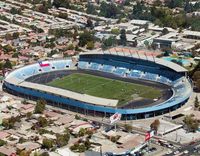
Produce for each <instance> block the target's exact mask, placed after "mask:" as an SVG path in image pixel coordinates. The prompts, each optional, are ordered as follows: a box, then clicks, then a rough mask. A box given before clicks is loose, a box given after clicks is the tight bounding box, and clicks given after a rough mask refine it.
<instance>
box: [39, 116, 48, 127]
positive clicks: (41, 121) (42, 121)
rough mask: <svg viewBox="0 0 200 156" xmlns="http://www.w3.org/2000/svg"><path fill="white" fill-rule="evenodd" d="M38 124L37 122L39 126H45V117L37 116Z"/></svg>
mask: <svg viewBox="0 0 200 156" xmlns="http://www.w3.org/2000/svg"><path fill="white" fill-rule="evenodd" d="M38 124H39V126H40V127H46V126H47V125H48V121H47V119H46V118H44V117H42V116H40V117H39V118H38Z"/></svg>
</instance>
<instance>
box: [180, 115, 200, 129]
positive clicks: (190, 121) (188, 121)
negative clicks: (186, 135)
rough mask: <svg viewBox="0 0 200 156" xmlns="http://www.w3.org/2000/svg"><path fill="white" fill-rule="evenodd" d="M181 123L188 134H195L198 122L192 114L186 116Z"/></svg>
mask: <svg viewBox="0 0 200 156" xmlns="http://www.w3.org/2000/svg"><path fill="white" fill-rule="evenodd" d="M183 122H184V124H185V127H186V129H187V131H188V132H195V131H196V130H198V128H199V122H198V120H197V119H195V118H194V115H192V114H190V115H186V116H185V118H184V119H183Z"/></svg>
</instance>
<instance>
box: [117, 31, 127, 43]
mask: <svg viewBox="0 0 200 156" xmlns="http://www.w3.org/2000/svg"><path fill="white" fill-rule="evenodd" d="M126 42H127V39H126V30H125V29H122V30H121V31H120V41H119V43H120V45H123V46H126Z"/></svg>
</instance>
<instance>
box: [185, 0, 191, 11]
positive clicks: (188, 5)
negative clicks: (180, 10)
mask: <svg viewBox="0 0 200 156" xmlns="http://www.w3.org/2000/svg"><path fill="white" fill-rule="evenodd" d="M184 11H185V12H186V13H189V12H191V11H192V5H191V4H190V2H189V0H186V3H185V7H184Z"/></svg>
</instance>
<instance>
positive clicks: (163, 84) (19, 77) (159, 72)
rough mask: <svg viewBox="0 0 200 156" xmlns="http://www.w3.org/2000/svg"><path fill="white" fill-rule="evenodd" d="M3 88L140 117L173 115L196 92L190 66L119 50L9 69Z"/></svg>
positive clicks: (74, 107)
mask: <svg viewBox="0 0 200 156" xmlns="http://www.w3.org/2000/svg"><path fill="white" fill-rule="evenodd" d="M3 89H4V91H6V92H8V93H10V94H13V95H17V96H21V97H24V98H27V99H31V100H37V99H45V100H46V101H47V102H48V104H50V105H53V106H56V107H61V108H64V109H67V110H70V111H73V112H77V113H82V114H85V115H92V116H101V117H110V116H111V115H112V114H114V113H116V112H117V113H120V114H121V115H122V119H123V120H136V119H144V118H149V117H154V116H158V115H162V114H165V113H169V112H171V111H173V110H176V109H178V108H179V107H181V106H182V105H184V104H185V103H186V102H187V100H188V99H189V97H190V95H191V93H192V85H191V82H190V80H189V79H188V77H187V70H186V69H185V68H183V67H181V66H179V65H177V64H175V63H172V62H169V61H165V60H163V59H159V58H156V57H153V56H149V55H139V54H138V53H132V52H124V51H118V52H115V53H111V52H110V51H109V50H108V51H101V52H90V53H82V54H80V55H79V56H78V57H77V58H68V59H67V58H66V59H60V60H48V61H41V62H38V63H34V64H30V65H27V66H24V67H21V68H18V69H16V70H13V71H12V72H10V73H8V74H7V75H6V77H5V79H4V83H3Z"/></svg>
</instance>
